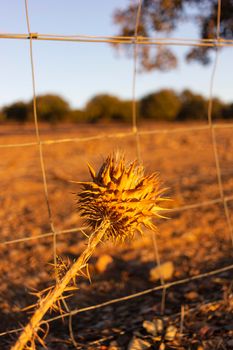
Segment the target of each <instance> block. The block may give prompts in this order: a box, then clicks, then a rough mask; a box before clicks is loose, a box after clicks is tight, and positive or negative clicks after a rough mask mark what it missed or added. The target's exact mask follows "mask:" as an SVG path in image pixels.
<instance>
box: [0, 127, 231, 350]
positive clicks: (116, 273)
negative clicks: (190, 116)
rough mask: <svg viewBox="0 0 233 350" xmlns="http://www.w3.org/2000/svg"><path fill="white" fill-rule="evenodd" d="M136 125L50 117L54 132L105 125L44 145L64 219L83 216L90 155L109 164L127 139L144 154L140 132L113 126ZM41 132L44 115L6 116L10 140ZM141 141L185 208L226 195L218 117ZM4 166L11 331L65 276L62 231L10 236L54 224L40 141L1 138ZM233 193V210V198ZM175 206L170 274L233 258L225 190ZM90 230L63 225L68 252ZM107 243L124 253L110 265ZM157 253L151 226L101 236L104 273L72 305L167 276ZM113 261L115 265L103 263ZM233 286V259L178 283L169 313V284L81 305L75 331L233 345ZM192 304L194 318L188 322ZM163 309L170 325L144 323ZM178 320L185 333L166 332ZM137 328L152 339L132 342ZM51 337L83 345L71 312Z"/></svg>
mask: <svg viewBox="0 0 233 350" xmlns="http://www.w3.org/2000/svg"><path fill="white" fill-rule="evenodd" d="M188 125H189V126H190V124H175V125H162V124H161V125H160V124H159V125H157V124H145V125H142V126H141V130H151V129H163V128H170V129H172V128H183V127H187V126H188ZM202 125H204V124H202ZM129 130H130V129H129V127H126V126H119V125H89V126H86V125H81V126H69V125H64V126H46V125H42V127H41V139H42V140H49V139H53V140H58V139H63V138H86V137H89V136H95V135H102V136H103V137H102V138H99V139H98V138H93V139H91V140H85V139H83V140H81V141H80V142H63V143H53V144H46V143H45V144H44V145H43V156H44V162H45V170H46V174H47V182H48V196H49V202H50V206H51V213H52V220H53V222H54V226H55V229H56V230H58V231H59V230H66V229H72V228H78V227H81V226H82V222H81V220H80V218H79V216H78V214H77V212H76V209H75V194H74V193H75V192H76V191H77V189H78V185H77V184H74V183H71V182H70V180H75V181H85V180H87V179H88V178H89V174H88V170H87V166H86V163H87V161H88V162H90V163H91V164H92V165H93V166H94V167H98V166H99V165H100V164H101V162H102V160H103V159H104V158H105V157H106V155H108V154H109V153H110V152H111V151H114V150H117V149H120V150H123V151H124V152H125V154H126V158H127V159H129V160H133V159H134V158H135V157H136V153H137V152H136V142H135V137H134V136H132V135H131V136H129V137H123V136H122V137H111V138H109V137H104V135H108V136H109V135H110V134H113V133H116V132H117V133H124V132H127V131H129ZM232 135H233V128H230V127H229V128H223V129H217V130H216V136H217V144H218V152H219V158H220V165H221V169H222V180H223V188H224V194H225V195H226V196H232V195H233V137H232ZM35 141H36V138H35V133H34V129H33V126H30V125H27V126H13V125H5V126H1V131H0V143H1V144H16V143H25V142H26V143H27V142H35ZM76 141H77V140H76ZM140 145H141V155H142V159H143V163H144V165H145V167H146V170H147V171H148V172H151V171H158V172H159V173H160V174H161V179H162V181H163V183H164V184H165V186H166V187H168V188H169V190H168V192H167V193H168V195H169V196H170V197H171V198H172V199H174V203H173V206H174V208H179V207H182V206H186V205H191V204H198V203H201V202H206V201H209V200H212V199H218V198H219V197H220V193H219V187H218V182H217V175H216V167H215V161H214V154H213V147H212V140H211V134H210V131H209V130H208V129H204V130H196V131H194V130H193V131H191V132H190V131H182V130H181V131H180V132H178V133H172V132H170V133H160V134H145V135H141V136H140ZM0 169H1V184H2V186H1V194H0V198H1V208H0V219H1V243H2V244H1V253H0V254H1V255H0V267H1V283H0V293H1V294H0V320H1V321H0V332H5V331H6V330H10V329H14V328H18V327H20V325H21V324H24V323H25V322H26V320H27V318H28V317H29V315H30V314H29V313H28V312H23V311H22V309H23V308H25V307H26V306H28V305H30V304H33V303H35V302H36V298H35V297H34V296H33V295H32V294H29V293H31V292H33V291H36V290H42V289H44V288H46V287H48V286H49V285H51V283H53V279H54V276H53V273H52V267H51V265H50V264H51V263H52V262H53V237H52V236H48V237H44V238H41V239H32V240H28V241H26V242H16V243H10V242H8V244H6V243H5V242H7V241H10V240H15V239H20V238H23V237H34V236H37V235H41V234H44V233H47V232H50V231H51V228H50V222H49V218H48V211H47V206H46V201H45V196H44V187H43V180H42V173H41V168H40V160H39V151H38V146H36V145H31V146H27V147H23V146H21V147H13V148H1V157H0ZM228 204H229V209H230V215H231V218H233V201H229V202H228ZM169 215H170V219H169V220H160V221H158V223H157V224H158V227H159V235H158V236H157V241H158V248H159V254H160V259H161V263H162V264H163V263H165V262H171V263H173V267H174V271H172V273H171V274H170V276H168V280H167V282H171V281H176V280H179V279H183V278H187V277H190V276H194V275H198V274H200V273H204V272H209V271H211V270H214V269H218V268H221V267H224V266H227V265H230V264H232V263H233V254H232V251H233V250H232V244H231V240H230V235H229V230H228V226H227V223H226V218H225V214H224V209H223V204H222V203H221V202H216V203H214V204H209V205H203V206H200V207H197V208H190V209H186V210H182V211H174V212H171V213H170V214H169ZM85 242H86V238H85V236H84V235H83V233H82V232H80V231H78V230H77V231H76V232H67V233H63V234H59V235H57V254H58V256H60V257H69V259H71V260H73V259H75V258H76V257H77V256H78V255H79V254H80V252H81V251H82V250H83V249H84V247H85ZM106 254H107V255H108V258H110V257H111V258H112V262H111V264H109V265H108V266H107V267H106V268H105V266H103V265H104V256H105V255H106ZM101 264H102V265H101ZM155 264H156V262H155V253H154V248H153V243H152V235H151V233H150V232H145V235H144V236H143V237H136V238H135V240H134V241H133V242H128V243H125V244H123V245H119V246H114V245H112V244H111V243H107V244H102V245H100V246H99V247H98V248H97V250H96V253H95V255H94V257H92V258H91V261H90V266H89V269H90V273H91V279H92V283H91V284H90V282H89V281H88V280H87V279H85V278H80V282H79V287H80V289H79V291H78V292H76V293H75V295H74V296H73V297H72V298H70V299H69V300H68V304H69V307H70V309H77V308H83V307H86V306H90V305H94V304H97V303H102V302H104V301H108V300H110V299H113V298H118V297H121V296H124V295H129V294H132V293H136V292H139V291H142V290H144V289H146V288H151V287H154V286H156V285H159V284H160V282H159V281H151V279H150V272H151V271H152V269H153V267H154V266H155ZM99 265H101V266H99ZM101 267H102V268H103V269H104V270H105V271H104V272H101V271H100V270H101ZM232 290H233V288H232V270H229V271H226V272H223V273H221V274H217V275H213V276H208V277H206V278H203V279H199V280H194V281H191V282H189V283H185V284H181V285H177V286H174V287H171V288H168V289H167V291H166V300H165V313H164V315H161V296H162V292H161V290H159V291H156V292H152V293H148V294H147V295H144V296H141V297H138V298H134V299H131V300H128V301H121V302H119V303H115V304H112V305H108V306H106V307H103V308H99V309H96V310H91V311H86V312H82V313H79V314H77V315H75V316H73V333H74V336H75V339H76V341H77V343H78V344H79V345H78V347H77V348H80V349H86V348H87V349H102V350H105V349H112V350H113V349H115V350H116V349H122V350H123V349H128V348H129V349H131V350H133V349H160V350H162V349H199V350H201V349H233V340H232V339H233V317H232V313H233V297H232ZM182 305H183V307H182V310H183V311H184V312H183V329H182V334H180V331H181V330H180V320H181V316H180V311H181V306H182ZM54 315H55V314H54ZM54 315H48V317H51V316H54ZM158 319H162V320H163V326H164V329H163V331H162V332H158V334H157V335H155V334H153V335H152V334H151V333H150V331H148V329H147V330H146V329H145V327H143V322H144V321H154V324H155V323H156V322H157V321H156V320H158ZM169 325H170V326H173V327H174V329H176V330H177V335H176V337H173V336H171V337H170V338H169V337H168V336H166V329H167V327H168V326H169ZM144 326H145V322H144ZM133 337H134V339H137V340H136V341H137V342H138V344H139V343H140V344H141V345H138V348H137V347H136V346H135V345H134V347H133V345H132V342H131V345H129V343H130V341H131V340H132V338H133ZM165 338H166V339H165ZM14 339H16V334H14V333H13V334H11V335H4V336H2V337H0V348H1V349H3V350H5V349H6V350H7V349H9V348H10V344H12V343H13V342H14ZM142 343H143V344H144V345H142ZM146 344H147V345H146ZM47 345H48V349H49V350H52V349H53V350H65V349H67V350H68V349H70V350H71V349H74V345H73V344H72V342H71V341H70V336H69V330H68V319H67V318H64V320H62V319H59V320H57V321H54V322H51V323H50V333H49V335H48V337H47ZM38 349H40V346H38Z"/></svg>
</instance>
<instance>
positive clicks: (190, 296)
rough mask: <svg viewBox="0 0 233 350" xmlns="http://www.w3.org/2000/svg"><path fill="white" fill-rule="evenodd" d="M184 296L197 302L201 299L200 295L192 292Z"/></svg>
mask: <svg viewBox="0 0 233 350" xmlns="http://www.w3.org/2000/svg"><path fill="white" fill-rule="evenodd" d="M184 296H185V298H186V299H188V300H196V299H198V297H199V295H198V293H197V292H195V291H191V292H188V293H185V295H184Z"/></svg>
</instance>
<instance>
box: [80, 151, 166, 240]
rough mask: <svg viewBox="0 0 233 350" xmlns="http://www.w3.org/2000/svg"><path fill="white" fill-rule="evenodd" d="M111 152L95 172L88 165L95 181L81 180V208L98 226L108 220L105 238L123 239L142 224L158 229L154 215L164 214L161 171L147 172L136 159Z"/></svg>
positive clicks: (89, 221)
mask: <svg viewBox="0 0 233 350" xmlns="http://www.w3.org/2000/svg"><path fill="white" fill-rule="evenodd" d="M117 158H119V157H116V156H109V157H108V158H107V159H106V160H105V162H104V163H103V165H102V166H101V168H100V170H99V172H98V173H97V174H96V173H95V171H94V170H93V168H92V167H91V166H90V165H88V167H89V171H90V174H91V177H92V182H80V184H81V185H82V190H81V192H79V193H78V197H79V199H78V210H79V212H80V215H81V216H82V217H83V218H84V219H85V221H86V224H87V225H89V226H90V228H91V229H93V230H98V228H99V227H100V225H102V224H103V222H108V223H109V227H108V228H106V232H105V235H104V239H109V238H110V239H112V240H113V241H124V240H125V239H126V238H131V237H132V236H133V235H134V233H135V232H136V231H139V232H140V233H142V226H145V227H147V228H149V229H155V226H154V224H153V222H152V219H153V217H161V215H160V212H161V211H162V210H164V209H163V208H161V207H160V202H161V201H163V200H164V198H162V197H161V196H162V194H163V193H164V191H165V190H164V189H161V188H160V181H159V178H158V174H156V173H153V174H151V175H144V167H143V166H142V165H138V164H137V162H136V161H134V162H132V163H131V164H129V165H127V164H126V163H125V159H124V157H120V158H119V159H117Z"/></svg>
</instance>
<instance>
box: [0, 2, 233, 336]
mask: <svg viewBox="0 0 233 350" xmlns="http://www.w3.org/2000/svg"><path fill="white" fill-rule="evenodd" d="M141 11H142V0H139V1H138V10H137V14H136V22H135V31H134V36H128V37H127V36H125V37H124V36H95V35H92V36H91V35H70V36H65V35H59V34H40V33H31V30H30V16H29V8H28V0H25V14H26V23H27V30H28V33H25V34H18V33H16V34H14V33H0V39H19V40H29V55H30V64H31V77H32V90H33V91H32V92H33V115H34V125H35V133H36V142H25V143H11V144H0V148H19V147H37V149H38V158H39V161H40V168H41V172H42V180H43V187H44V196H45V201H46V205H47V212H48V218H49V222H50V232H47V233H43V234H40V235H35V236H30V237H27V236H26V235H25V237H22V238H19V239H13V240H7V241H2V242H0V244H1V245H10V244H19V243H24V242H27V241H32V240H37V239H43V238H45V237H52V238H53V260H54V266H55V270H56V264H57V260H56V259H57V258H56V257H57V236H58V235H63V234H68V233H72V232H77V231H79V230H85V229H86V227H74V228H72V227H71V228H70V229H66V230H59V229H58V228H57V227H55V225H54V221H53V217H52V214H51V206H50V199H49V193H48V184H47V174H46V168H45V162H44V154H43V146H44V145H51V146H52V145H54V144H59V143H72V142H77V143H79V142H87V141H92V140H102V139H106V138H108V139H111V138H119V139H121V138H128V137H130V136H134V137H135V148H136V151H137V157H138V159H139V160H140V159H141V146H140V136H143V135H155V134H169V133H182V132H191V133H193V132H194V131H199V130H209V132H210V135H211V140H212V148H213V152H214V159H215V167H216V173H217V181H218V188H219V197H218V198H215V199H212V200H207V201H203V202H198V203H193V204H189V205H184V206H181V207H177V208H173V209H170V210H169V211H170V212H181V211H184V210H193V209H197V208H200V207H204V206H206V207H208V206H211V205H215V204H222V206H223V209H224V213H225V221H226V224H227V227H228V231H229V237H230V239H231V241H232V244H233V227H232V222H231V218H230V212H229V202H230V201H233V195H231V196H226V195H225V194H224V189H223V182H222V169H221V165H220V161H219V153H218V147H217V146H218V145H217V139H216V130H219V129H225V128H232V127H233V123H213V120H212V104H213V87H214V80H215V74H216V69H217V64H218V56H219V49H220V48H221V47H231V46H233V40H227V39H222V38H221V37H220V24H221V0H218V14H217V19H216V27H217V34H216V38H214V39H198V40H197V39H185V38H156V39H155V38H150V37H142V36H138V27H139V23H140V17H141ZM36 40H48V41H60V42H64V41H67V42H69V41H72V42H77V44H78V43H79V42H89V43H119V44H126V45H133V49H134V50H133V72H132V129H131V131H129V132H116V133H112V134H104V133H101V134H99V133H98V134H96V135H94V136H90V137H78V138H77V137H75V138H62V139H56V140H51V139H46V140H41V137H40V128H39V123H38V118H37V103H36V102H37V101H36V79H35V72H34V57H33V41H36ZM139 45H155V46H161V45H165V46H170V45H174V46H192V47H195V46H199V47H214V48H215V61H214V64H213V70H212V74H211V79H210V88H209V104H208V121H207V122H208V123H207V124H206V125H198V126H187V127H178V128H173V127H171V128H164V129H155V130H149V131H142V130H139V128H138V125H137V112H136V97H135V96H136V82H137V81H136V80H137V79H136V78H137V57H138V46H139ZM154 248H155V250H156V252H157V264H158V265H160V258H159V254H158V247H157V243H156V241H155V242H154ZM230 270H233V265H228V266H224V267H222V268H219V269H215V270H211V271H208V272H206V273H202V274H198V275H195V276H191V277H189V278H185V279H181V280H177V281H174V282H170V283H165V282H164V281H163V279H161V285H160V286H155V287H153V288H150V289H146V290H143V291H141V292H138V293H134V294H131V295H126V296H124V297H121V298H117V299H111V300H108V301H106V302H104V303H101V304H97V305H91V306H89V307H85V308H82V309H77V310H69V309H67V312H66V313H65V314H62V315H59V316H56V317H53V318H50V319H47V320H46V321H42V323H43V322H52V321H55V320H57V319H60V318H64V317H72V316H73V315H76V314H78V313H82V312H86V311H91V310H94V309H99V308H103V307H105V306H107V305H111V304H117V303H120V302H123V301H126V300H130V299H134V298H139V297H141V296H143V295H147V294H149V293H152V292H154V291H157V290H163V296H162V302H161V303H162V306H161V308H162V311H164V308H165V296H166V290H167V289H168V288H171V287H173V286H177V285H180V284H186V283H189V282H190V281H194V280H200V279H203V278H206V277H209V276H213V275H217V274H221V273H223V272H226V271H230ZM70 320H71V319H70ZM22 329H23V328H18V329H12V330H8V331H5V332H2V333H0V336H4V335H9V334H12V333H17V332H19V331H21V330H22Z"/></svg>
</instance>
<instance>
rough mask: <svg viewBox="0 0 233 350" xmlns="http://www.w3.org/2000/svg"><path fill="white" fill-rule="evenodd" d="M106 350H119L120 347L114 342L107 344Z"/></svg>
mask: <svg viewBox="0 0 233 350" xmlns="http://www.w3.org/2000/svg"><path fill="white" fill-rule="evenodd" d="M108 350H121V348H120V346H119V345H118V344H117V342H116V341H115V340H113V341H111V343H110V344H109V347H108Z"/></svg>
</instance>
